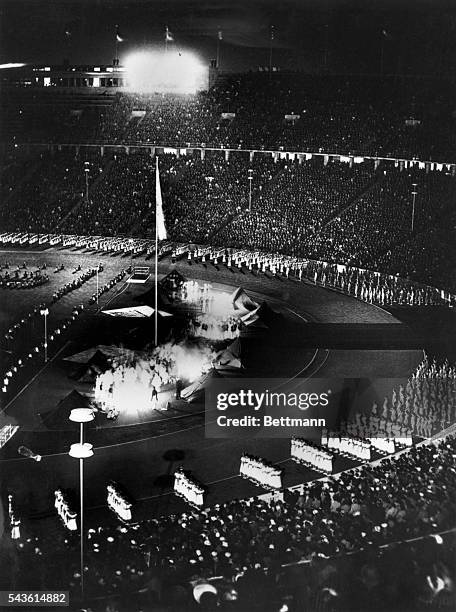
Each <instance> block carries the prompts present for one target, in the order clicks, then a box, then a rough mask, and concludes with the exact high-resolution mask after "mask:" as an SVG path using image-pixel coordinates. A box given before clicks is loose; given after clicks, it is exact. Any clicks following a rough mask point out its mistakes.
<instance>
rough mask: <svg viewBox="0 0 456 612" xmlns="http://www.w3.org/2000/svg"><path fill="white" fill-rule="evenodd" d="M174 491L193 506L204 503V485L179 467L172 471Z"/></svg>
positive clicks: (199, 505)
mask: <svg viewBox="0 0 456 612" xmlns="http://www.w3.org/2000/svg"><path fill="white" fill-rule="evenodd" d="M174 492H175V493H176V495H179V496H180V497H183V498H184V499H185V500H186V501H188V502H189V503H190V504H192V505H193V506H198V507H201V506H203V504H204V492H205V491H204V487H203V486H202V485H201V484H200V483H199V482H197V481H196V480H194V479H193V478H192V477H191V476H189V475H188V474H186V473H185V472H184V470H183V469H181V468H179V469H178V470H176V472H175V473H174Z"/></svg>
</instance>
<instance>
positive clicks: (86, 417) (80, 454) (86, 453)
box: [68, 408, 95, 599]
mask: <svg viewBox="0 0 456 612" xmlns="http://www.w3.org/2000/svg"><path fill="white" fill-rule="evenodd" d="M94 418H95V417H94V415H93V410H91V409H90V408H75V409H74V410H72V411H71V412H70V416H69V419H70V421H73V423H79V425H80V428H79V442H77V443H76V444H72V445H71V448H70V451H69V453H68V454H69V455H70V457H74V458H75V459H79V527H80V558H79V562H80V568H81V599H84V459H88V458H89V457H92V455H93V446H92V444H89V443H87V442H84V423H90V421H93V419H94Z"/></svg>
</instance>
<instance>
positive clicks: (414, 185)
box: [412, 183, 418, 233]
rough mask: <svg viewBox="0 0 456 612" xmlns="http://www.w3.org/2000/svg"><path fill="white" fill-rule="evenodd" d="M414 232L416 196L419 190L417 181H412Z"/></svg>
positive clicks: (413, 226) (413, 224)
mask: <svg viewBox="0 0 456 612" xmlns="http://www.w3.org/2000/svg"><path fill="white" fill-rule="evenodd" d="M412 187H413V189H412V233H413V230H414V229H415V201H416V196H417V194H418V191H417V190H416V188H417V187H418V185H417V184H416V183H412Z"/></svg>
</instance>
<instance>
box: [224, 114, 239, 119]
mask: <svg viewBox="0 0 456 612" xmlns="http://www.w3.org/2000/svg"><path fill="white" fill-rule="evenodd" d="M235 117H236V113H222V119H234V118H235Z"/></svg>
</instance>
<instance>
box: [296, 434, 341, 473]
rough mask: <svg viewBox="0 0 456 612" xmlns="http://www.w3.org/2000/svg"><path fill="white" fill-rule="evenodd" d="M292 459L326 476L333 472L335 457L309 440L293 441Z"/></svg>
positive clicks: (297, 439)
mask: <svg viewBox="0 0 456 612" xmlns="http://www.w3.org/2000/svg"><path fill="white" fill-rule="evenodd" d="M291 458H292V459H294V460H295V461H298V462H300V463H303V464H304V465H307V466H308V467H310V468H312V469H314V470H317V471H319V472H324V473H325V474H332V472H333V461H334V456H333V455H332V454H331V453H328V452H327V451H325V450H324V449H322V448H318V447H317V446H315V445H313V444H311V443H310V442H308V441H307V440H302V439H300V438H292V439H291Z"/></svg>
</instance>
